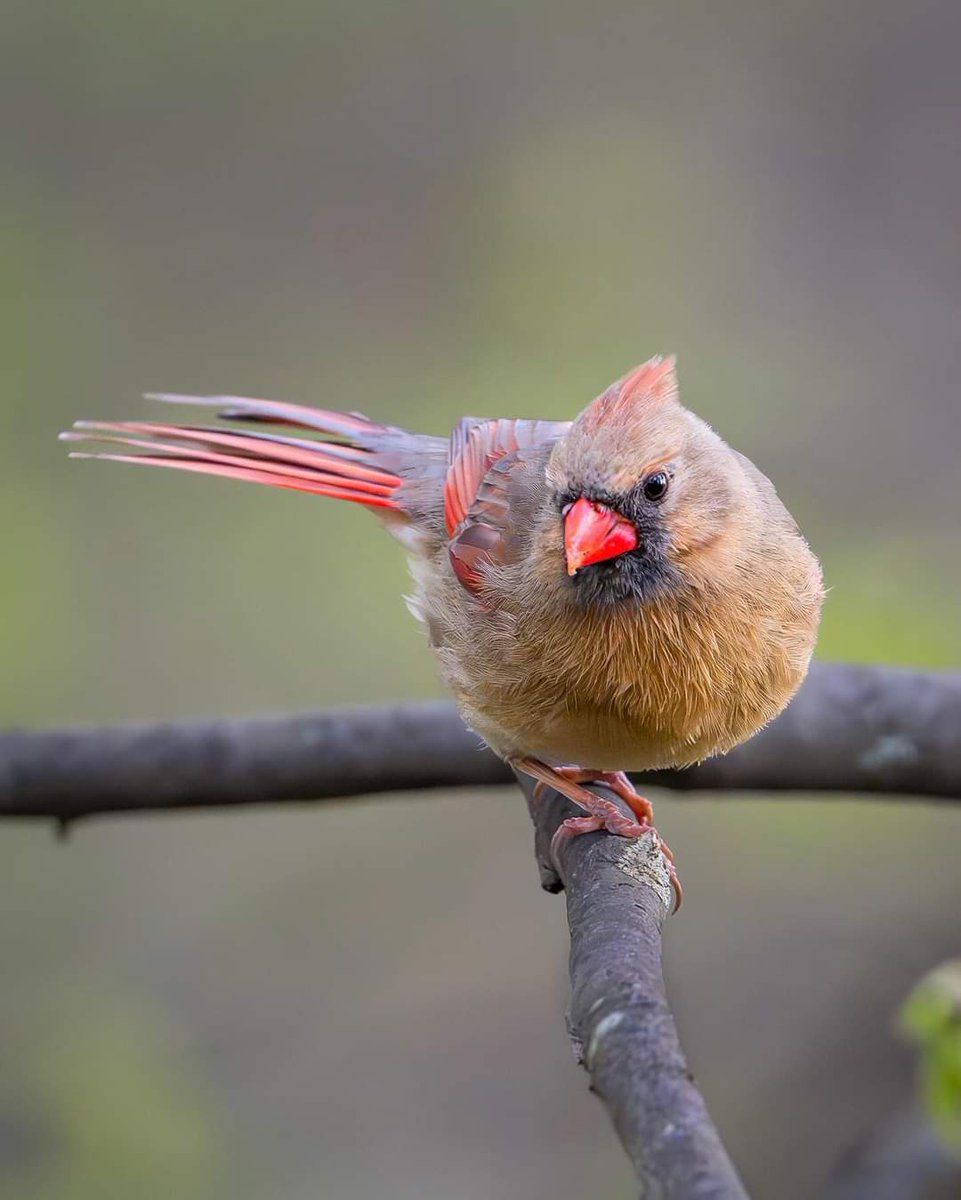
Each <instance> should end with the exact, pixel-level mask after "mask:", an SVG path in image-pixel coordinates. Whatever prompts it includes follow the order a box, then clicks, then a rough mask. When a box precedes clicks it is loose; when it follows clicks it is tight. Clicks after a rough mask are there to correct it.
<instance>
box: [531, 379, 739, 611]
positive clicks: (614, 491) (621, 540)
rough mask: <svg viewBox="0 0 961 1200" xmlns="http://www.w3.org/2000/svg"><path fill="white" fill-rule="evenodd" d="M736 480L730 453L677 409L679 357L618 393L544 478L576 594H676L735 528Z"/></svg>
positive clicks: (592, 413)
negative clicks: (701, 556) (676, 365)
mask: <svg viewBox="0 0 961 1200" xmlns="http://www.w3.org/2000/svg"><path fill="white" fill-rule="evenodd" d="M738 473H739V471H738V468H737V463H736V456H735V455H734V453H733V452H732V451H731V450H729V449H728V448H727V447H726V446H725V445H724V443H723V442H721V440H720V438H718V437H717V436H716V435H715V434H714V433H713V432H712V431H711V430H710V429H709V428H708V427H707V426H706V425H705V424H704V423H703V422H702V421H700V420H699V419H698V418H697V417H695V416H693V414H691V413H689V412H687V410H686V409H684V408H682V407H681V404H680V402H679V400H678V393H677V376H676V374H675V369H674V359H673V358H659V357H658V358H652V359H650V360H649V361H648V362H646V363H644V364H643V365H642V366H640V367H637V368H636V369H635V370H634V371H632V372H630V374H628V375H626V376H625V377H624V378H623V379H620V380H618V382H617V383H614V384H612V385H611V386H610V387H609V388H608V389H607V390H606V391H605V392H603V393H602V394H601V395H600V396H598V398H597V399H596V400H594V401H593V403H592V404H590V405H589V406H588V407H587V408H586V409H585V410H584V411H583V412H582V413H581V414H580V416H579V417H578V418H577V420H576V421H575V422H574V424H573V425H572V426H571V429H570V431H569V432H568V434H567V435H566V436H565V437H564V438H562V439H561V440H560V441H559V442H558V443H557V444H556V445H555V447H554V450H553V452H552V455H551V459H550V462H549V464H548V469H547V479H548V483H549V485H550V488H551V491H552V498H553V502H554V505H555V507H556V510H557V519H558V520H559V521H560V522H561V524H562V530H563V545H564V559H565V565H566V569H567V574H568V576H569V578H570V586H571V588H572V589H573V590H574V593H575V594H576V595H577V596H578V598H581V599H583V600H584V601H585V602H588V603H591V602H605V603H616V602H622V601H628V600H635V601H640V602H646V601H649V600H651V599H653V598H655V597H656V596H657V595H659V594H662V593H664V592H666V591H670V590H672V589H677V588H678V587H679V586H681V585H682V584H683V582H684V580H685V573H686V571H687V570H688V568H689V567H690V565H691V559H692V557H693V558H694V559H695V561H696V556H697V555H698V553H701V554H704V553H705V552H706V551H707V548H708V547H709V546H712V545H714V544H715V543H717V541H718V540H719V539H721V538H723V536H724V534H725V532H726V531H727V530H728V528H729V526H730V525H731V524H732V522H731V516H732V512H733V510H734V508H735V507H736V506H737V502H738V487H737V483H736V478H737V475H738Z"/></svg>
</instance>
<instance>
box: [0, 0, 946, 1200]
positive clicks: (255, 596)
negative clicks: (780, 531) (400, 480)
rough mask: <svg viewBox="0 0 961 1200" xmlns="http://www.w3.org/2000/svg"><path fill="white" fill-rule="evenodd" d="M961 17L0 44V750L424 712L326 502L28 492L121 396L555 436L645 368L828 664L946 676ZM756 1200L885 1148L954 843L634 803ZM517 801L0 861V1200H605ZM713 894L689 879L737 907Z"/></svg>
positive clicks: (21, 842)
mask: <svg viewBox="0 0 961 1200" xmlns="http://www.w3.org/2000/svg"><path fill="white" fill-rule="evenodd" d="M959 38H961V9H959V8H958V7H957V6H955V5H948V4H943V3H926V2H923V0H922V2H920V3H910V4H909V3H907V2H904V0H902V2H899V3H891V2H888V0H873V2H869V0H856V2H854V3H850V4H846V5H843V6H839V5H835V4H828V3H825V2H824V0H814V2H810V0H809V2H807V3H800V2H797V3H789V4H782V5H777V6H774V5H767V4H761V3H755V2H752V0H734V2H732V3H729V4H708V3H693V4H684V5H678V4H670V3H667V2H666V0H664V2H662V3H654V4H637V3H619V2H617V0H595V3H592V4H589V5H588V4H577V3H567V2H559V3H558V2H555V3H546V2H545V0H537V2H531V3H528V4H524V5H512V4H505V3H488V4H477V3H474V4H465V3H451V2H450V0H448V2H447V3H440V2H439V0H412V2H409V3H406V4H389V3H385V2H384V0H366V2H360V3H358V2H357V0H353V2H351V3H347V2H346V0H313V2H312V3H305V2H304V0H275V3H273V4H272V5H269V6H267V5H261V4H256V5H255V4H250V3H247V2H237V0H235V2H233V3H227V2H226V0H191V3H186V2H184V0H172V2H170V3H167V4H164V5H146V4H139V3H133V4H129V3H128V4H122V3H116V2H111V0H88V2H87V3H86V4H84V5H82V6H81V5H76V4H69V3H66V2H65V0H53V2H51V3H42V4H41V3H35V2H28V0H8V2H7V4H6V5H5V6H4V20H3V26H2V35H0V120H2V123H3V138H2V140H0V166H2V179H3V184H4V186H3V188H2V191H0V245H2V261H3V264H4V265H3V272H2V279H3V283H4V287H3V289H2V298H0V303H2V320H0V344H2V353H0V377H2V380H3V386H2V389H0V414H2V416H3V418H4V424H5V429H6V436H5V438H4V439H3V443H2V448H0V514H2V516H0V528H2V538H0V553H2V564H3V567H2V570H3V577H2V582H3V586H2V589H0V669H2V677H3V683H4V686H3V688H2V693H0V705H2V712H0V718H2V720H3V722H4V723H6V724H15V723H18V724H30V725H43V724H50V723H55V722H74V721H118V720H124V719H128V718H162V717H190V716H194V715H207V714H229V713H235V714H242V713H256V712H262V711H274V710H285V709H297V708H306V707H319V706H323V705H333V704H341V703H345V702H359V701H373V700H383V699H386V698H404V697H419V696H428V695H434V694H437V693H438V691H439V689H438V684H437V682H436V680H435V676H434V673H433V669H432V664H431V662H430V658H429V655H428V653H427V650H426V648H425V646H424V645H423V643H422V639H421V636H420V634H419V632H418V630H417V629H416V628H415V626H414V624H413V623H412V622H411V620H410V618H409V617H408V615H407V613H406V611H405V609H404V605H403V604H402V603H401V600H400V596H401V593H402V592H403V591H404V590H405V587H406V572H405V565H404V562H403V556H402V554H401V552H400V551H399V548H398V547H397V546H395V545H394V544H392V543H391V542H390V541H389V539H387V538H385V537H384V536H383V534H381V533H380V532H379V531H378V529H377V528H376V527H375V525H374V523H373V522H372V521H371V520H370V518H369V516H368V515H367V514H366V513H364V512H362V511H359V510H356V509H352V508H350V507H349V506H339V505H336V504H334V503H327V502H322V501H317V500H316V499H313V498H310V497H302V496H294V495H291V494H289V493H272V492H269V491H267V490H266V489H256V488H244V487H242V486H239V485H232V484H227V483H222V482H220V481H213V480H203V479H192V478H189V477H186V476H177V477H173V476H169V475H164V474H161V473H157V474H156V475H154V474H151V473H150V472H146V471H136V470H133V469H128V468H121V467H116V468H113V467H111V466H109V465H99V464H98V465H93V464H83V463H70V462H68V461H67V460H66V456H65V453H64V448H63V447H62V446H60V445H58V443H57V441H56V434H57V432H58V430H60V429H61V428H64V427H65V426H66V425H67V424H68V423H69V422H70V421H71V420H72V419H74V418H75V417H102V418H117V417H122V416H128V417H136V416H147V415H148V414H149V413H150V407H149V405H148V404H147V402H145V401H141V400H140V399H138V396H139V393H141V392H143V391H151V390H174V391H191V392H200V393H203V392H237V393H240V394H248V395H265V396H276V397H284V398H290V399H293V400H297V401H300V402H306V403H311V402H316V403H320V404H323V405H325V406H328V407H344V408H358V409H361V410H364V411H366V412H368V413H370V414H371V415H373V416H375V417H381V418H386V419H389V420H390V421H392V422H396V423H400V424H409V425H410V426H412V427H414V428H418V429H424V430H430V431H435V432H443V431H446V430H447V429H449V428H450V426H451V425H452V423H453V422H454V421H455V420H456V419H457V418H458V417H459V416H460V415H461V414H463V413H465V412H470V413H475V414H489V415H497V414H507V415H525V416H552V417H569V416H572V415H573V414H574V413H575V412H576V411H577V410H578V409H579V408H580V407H581V406H582V405H583V404H584V403H585V402H586V401H587V400H589V399H590V398H591V397H592V396H593V395H595V394H596V393H597V392H598V391H599V390H600V389H601V388H602V387H603V386H605V385H606V384H607V383H608V382H609V381H610V380H611V379H613V378H615V377H617V376H618V375H620V374H621V373H622V372H624V371H625V370H626V369H628V368H629V367H630V366H632V365H633V364H634V363H636V362H638V361H640V360H642V359H644V358H646V357H647V356H649V355H650V354H652V353H655V352H659V351H673V352H676V353H677V354H678V355H679V360H680V373H681V384H682V391H683V395H684V398H685V399H686V401H687V403H688V404H689V405H690V406H691V407H693V408H694V409H695V410H696V411H697V412H698V413H700V414H701V415H702V416H704V417H705V418H707V419H708V420H709V421H710V422H711V423H713V424H714V425H715V426H716V427H717V428H718V429H719V430H720V432H721V433H722V434H723V435H724V436H726V437H727V438H729V440H731V441H732V442H734V444H735V445H737V446H738V447H739V448H740V449H742V450H744V451H745V452H746V453H748V454H749V455H750V456H751V457H753V458H754V459H755V460H756V461H757V462H758V463H759V465H760V466H761V467H762V468H763V469H764V470H765V471H767V473H768V474H770V475H771V476H772V477H773V478H774V479H775V481H776V483H777V485H778V488H779V490H780V492H781V495H782V496H783V497H784V499H785V500H786V502H787V503H788V506H789V507H790V508H791V509H792V511H793V512H794V513H795V515H796V516H797V517H798V519H799V520H800V522H801V524H802V526H803V528H804V529H805V531H806V533H807V534H808V536H809V538H810V540H811V541H812V542H813V544H814V546H815V547H816V549H817V550H818V551H819V553H820V554H821V556H822V558H823V561H824V565H825V571H826V575H827V580H828V583H829V585H830V587H831V589H832V590H831V593H830V596H829V600H828V604H827V609H826V614H825V620H824V629H823V635H822V638H821V644H820V654H821V656H822V657H826V658H849V659H858V660H863V661H886V662H894V663H905V664H914V665H920V666H928V667H957V666H958V665H959V663H961V619H959V615H958V602H957V595H958V589H959V585H961V565H959V563H961V555H959V551H961V487H959V485H958V466H957V461H958V452H959V446H961V409H959V404H958V375H959V370H958V366H959V364H958V348H959V336H958V330H959V324H958V322H959V316H961V225H959V217H958V214H959V212H961V148H959V145H961V144H959V140H958V128H959V119H961V74H959V72H958V70H957V45H958V40H959ZM658 803H659V813H660V821H659V824H660V825H661V827H662V828H663V830H664V832H665V834H666V836H667V837H668V838H669V840H670V842H671V844H672V845H673V846H674V848H675V850H677V852H678V854H679V857H680V861H681V864H682V873H683V878H684V883H685V890H686V895H687V900H686V904H685V908H684V911H683V913H682V914H681V915H680V916H679V917H678V918H677V920H676V921H672V922H671V925H670V929H669V936H668V939H667V940H668V946H667V952H668V958H669V962H668V968H669V976H670V983H671V988H672V995H673V997H674V999H675V1003H676V1008H677V1012H678V1016H679V1019H680V1021H681V1026H682V1033H683V1035H684V1038H685V1044H686V1046H687V1048H688V1050H689V1053H690V1057H691V1061H692V1065H693V1067H694V1069H695V1071H696V1073H697V1075H698V1077H699V1079H700V1082H701V1083H702V1085H703V1087H704V1090H705V1092H706V1094H707V1097H708V1100H709V1102H710V1104H711V1106H712V1109H713V1112H714V1114H715V1116H716V1118H717V1120H718V1121H719V1123H720V1125H721V1128H722V1132H723V1133H724V1135H725V1137H726V1139H727V1141H728V1144H729V1146H730V1148H731V1150H732V1152H733V1153H734V1154H735V1156H736V1158H737V1159H738V1161H739V1163H740V1165H741V1167H742V1169H743V1171H744V1174H745V1176H746V1178H747V1181H748V1183H749V1184H750V1185H751V1186H753V1187H755V1188H757V1189H758V1192H759V1194H762V1195H776V1196H778V1197H779V1198H780V1200H801V1198H802V1197H810V1196H811V1195H812V1194H814V1193H815V1191H816V1188H817V1186H818V1181H819V1180H820V1179H823V1178H824V1177H825V1175H826V1174H827V1173H828V1172H829V1171H830V1169H831V1166H832V1163H833V1162H834V1161H835V1160H836V1159H837V1157H838V1155H839V1153H840V1152H841V1151H842V1150H843V1149H844V1148H845V1147H846V1146H847V1145H848V1144H850V1143H851V1141H852V1140H853V1139H856V1138H857V1137H859V1136H860V1135H861V1134H862V1133H863V1132H864V1130H866V1129H868V1128H870V1127H871V1126H872V1124H873V1123H874V1122H875V1121H876V1120H877V1119H878V1117H879V1116H881V1115H883V1114H885V1113H887V1112H888V1111H889V1110H891V1109H892V1108H893V1107H894V1106H896V1105H897V1104H898V1103H899V1100H900V1099H901V1098H902V1097H903V1096H904V1095H905V1094H906V1091H907V1089H908V1087H909V1079H910V1073H911V1060H910V1055H909V1054H908V1052H907V1051H906V1050H905V1049H903V1048H902V1047H901V1046H900V1044H899V1043H898V1040H897V1038H896V1036H895V1034H894V1033H893V1032H892V1028H893V1024H892V1023H893V1014H894V1010H895V1008H896V1006H897V1003H898V1002H899V1001H900V999H901V998H902V996H903V995H904V994H905V993H906V992H907V990H908V988H909V986H910V984H911V983H912V982H913V981H914V980H915V978H916V977H917V976H918V975H919V974H921V972H922V971H923V970H924V969H925V968H927V967H928V966H930V965H932V964H933V963H934V962H936V961H937V960H938V959H940V958H943V957H946V956H947V954H948V953H950V952H952V951H954V952H956V950H957V942H956V936H957V930H956V924H955V916H956V912H957V908H958V902H959V899H961V879H959V873H958V867H957V864H958V856H959V849H961V827H959V820H958V814H957V813H954V812H950V811H946V810H941V811H938V810H936V809H933V808H931V809H925V808H919V809H917V811H915V808H914V806H908V805H885V804H884V803H867V802H864V803H862V802H858V801H844V802H843V803H842V802H839V801H835V802H831V801H830V800H828V801H823V800H822V801H820V802H818V803H814V802H806V801H802V800H798V801H794V800H788V799H784V798H780V799H778V800H776V801H772V802H766V801H764V800H761V799H750V800H746V801H737V800H735V799H732V800H721V799H719V798H717V797H713V798H710V799H697V798H685V799H683V800H680V799H671V798H669V797H663V798H661V797H659V798H658ZM530 841H531V839H530V833H529V829H528V826H527V818H526V814H525V813H524V811H523V806H522V804H521V801H520V798H519V796H518V795H517V794H516V793H515V792H514V791H505V792H503V793H500V794H495V793H485V794H483V795H479V794H478V795H473V794H467V793H462V794H452V795H450V796H446V797H440V796H437V795H432V796H429V797H417V796H411V797H407V798H401V797H394V798H391V799H388V800H374V801H371V802H370V803H352V804H349V805H344V806H342V807H327V808H325V809H324V810H323V811H319V810H318V811H311V809H310V808H309V806H305V807H302V808H299V809H294V808H292V809H289V810H280V809H278V810H275V811H271V812H261V813H249V814H232V815H211V816H180V817H167V818H141V819H130V820H115V821H110V822H102V823H101V822H94V823H90V824H88V825H86V826H82V827H81V828H80V829H79V830H78V831H77V832H76V834H75V835H74V836H73V837H72V839H71V840H70V841H69V843H67V844H66V845H62V844H58V843H56V842H55V841H54V839H53V836H52V834H51V833H50V831H49V830H47V829H42V828H39V827H36V828H34V827H26V826H20V827H18V826H14V825H8V826H6V827H5V828H3V829H2V830H0V880H2V883H0V896H2V905H3V914H4V915H3V918H2V919H0V963H2V972H3V987H2V988H0V1059H2V1061H3V1064H4V1069H3V1072H2V1073H0V1197H2V1200H20V1198H21V1197H30V1198H31V1200H121V1198H123V1200H126V1198H128V1197H130V1196H137V1197H141V1198H144V1200H151V1198H152V1197H158V1200H159V1198H160V1197H163V1198H164V1200H167V1198H171V1197H172V1198H174V1200H226V1198H227V1197H231V1198H233V1197H243V1198H244V1200H247V1198H248V1197H250V1198H259V1197H268V1196H269V1197H271V1200H328V1198H336V1200H341V1198H344V1200H367V1198H368V1197H374V1196H388V1195H389V1196H391V1197H392V1198H394V1200H404V1198H410V1200H415V1198H416V1200H454V1198H456V1200H519V1198H525V1200H526V1198H528V1197H529V1198H532V1200H533V1198H534V1197H541V1196H551V1197H553V1198H555V1200H566V1198H568V1197H570V1198H574V1197H580V1196H584V1195H588V1194H590V1195H605V1196H608V1195H609V1196H621V1195H622V1196H629V1195H631V1194H632V1185H631V1182H630V1176H629V1173H628V1169H627V1166H626V1164H625V1163H624V1162H622V1157H621V1155H620V1152H619V1149H618V1147H617V1145H616V1142H615V1140H614V1136H613V1134H612V1133H611V1131H610V1130H609V1129H608V1127H607V1123H606V1121H605V1119H604V1117H603V1115H602V1113H601V1110H600V1108H599V1106H597V1104H596V1103H595V1102H594V1101H593V1100H592V1099H591V1098H590V1097H589V1096H588V1094H587V1092H586V1089H585V1086H584V1082H585V1081H584V1079H583V1077H582V1076H581V1074H580V1073H579V1071H578V1068H576V1067H575V1065H574V1064H573V1062H572V1060H571V1058H570V1054H569V1050H568V1047H567V1042H566V1038H565V1035H564V1029H563V1022H562V1019H561V1013H562V1009H563V1005H564V1003H565V999H566V963H565V953H566V928H565V923H564V916H563V906H562V904H561V902H559V901H557V900H552V899H550V898H548V897H546V896H544V895H542V894H541V893H540V892H539V891H538V888H537V879H536V872H535V869H534V864H533V859H532V855H531V845H530ZM732 863H736V864H737V869H736V870H732V868H731V864H732Z"/></svg>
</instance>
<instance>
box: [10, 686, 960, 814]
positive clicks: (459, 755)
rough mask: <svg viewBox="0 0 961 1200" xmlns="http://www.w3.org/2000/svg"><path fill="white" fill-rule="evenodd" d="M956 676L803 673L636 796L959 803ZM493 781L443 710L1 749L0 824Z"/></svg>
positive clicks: (85, 736) (77, 736) (69, 732)
mask: <svg viewBox="0 0 961 1200" xmlns="http://www.w3.org/2000/svg"><path fill="white" fill-rule="evenodd" d="M959 730H961V675H939V674H925V673H920V672H912V671H902V670H897V669H895V668H892V667H865V666H845V665H842V664H826V663H825V664H815V666H814V667H813V668H812V671H811V674H810V676H809V677H808V680H807V682H806V683H805V685H804V687H803V688H802V689H801V692H800V695H799V696H798V697H797V699H796V700H795V701H794V703H793V704H792V705H791V706H790V707H789V708H788V710H787V711H786V712H785V713H784V714H782V716H781V717H779V718H778V720H777V721H775V722H774V724H773V725H771V726H770V727H769V728H768V729H766V730H765V731H764V732H763V733H761V734H759V735H758V736H757V737H756V738H754V739H752V740H751V741H750V742H747V743H746V744H745V745H743V746H740V747H738V749H736V750H734V751H732V752H731V753H730V754H728V755H726V756H725V757H723V758H717V759H712V760H710V761H709V762H706V763H704V764H702V765H701V766H699V767H696V768H692V769H690V770H687V771H666V772H658V773H656V774H653V775H650V776H647V777H646V779H645V782H648V783H654V784H658V785H660V786H665V787H671V788H677V789H680V790H693V789H721V790H730V791H744V790H762V791H767V792H770V791H779V790H791V791H798V792H802V791H803V792H811V791H830V792H887V793H897V794H905V795H916V796H928V797H942V798H956V797H958V796H961V754H959V753H958V751H957V741H958V734H959ZM510 781H511V774H510V772H509V771H508V769H507V768H506V767H505V766H504V765H503V763H501V762H499V761H498V760H497V759H496V758H495V757H494V756H493V755H492V754H491V753H490V752H489V751H486V750H482V749H481V748H480V743H479V741H478V739H477V738H476V737H475V736H474V735H473V734H471V733H469V732H468V731H467V730H466V729H465V728H464V726H463V724H462V723H461V721H460V718H459V717H458V715H457V713H456V711H455V709H454V708H453V706H452V705H450V704H446V703H443V702H432V703H423V704H408V705H396V706H387V707H378V708H368V709H357V710H353V711H351V710H346V711H340V712H336V711H335V712H330V713H314V714H304V715H296V716H281V717H258V718H253V719H238V720H223V721H208V722H197V723H178V724H157V725H121V726H116V727H108V728H89V729H83V728H78V729H61V730H12V731H9V732H6V733H2V734H0V816H7V817H47V818H53V819H55V820H58V821H60V822H62V823H65V824H66V823H69V822H71V821H75V820H77V819H78V818H81V817H85V816H90V815H93V814H97V813H121V812H136V811H144V810H156V809H176V808H216V807H222V806H232V805H242V804H267V803H274V802H278V801H288V800H329V799H335V798H342V797H347V796H358V795H370V794H373V793H378V792H391V791H408V790H424V789H427V788H449V787H462V786H463V787H467V786H469V787H478V786H482V785H486V784H505V783H509V782H510Z"/></svg>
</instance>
